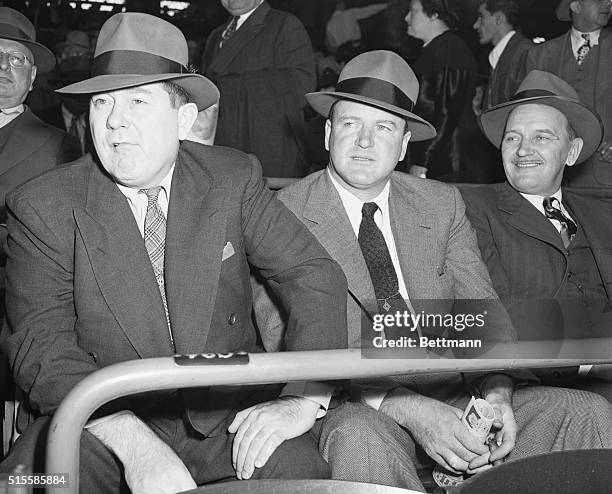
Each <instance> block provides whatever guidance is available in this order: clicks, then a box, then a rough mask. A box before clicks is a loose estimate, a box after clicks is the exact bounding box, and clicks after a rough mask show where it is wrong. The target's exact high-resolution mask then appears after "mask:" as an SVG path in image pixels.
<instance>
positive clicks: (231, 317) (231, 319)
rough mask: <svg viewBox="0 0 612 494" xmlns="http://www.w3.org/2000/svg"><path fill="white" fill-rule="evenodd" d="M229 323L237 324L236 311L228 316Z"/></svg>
mask: <svg viewBox="0 0 612 494" xmlns="http://www.w3.org/2000/svg"><path fill="white" fill-rule="evenodd" d="M227 323H228V324H229V325H230V326H233V325H234V324H236V314H234V313H232V314H230V316H229V317H228V318H227Z"/></svg>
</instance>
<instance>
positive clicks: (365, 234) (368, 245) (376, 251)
mask: <svg viewBox="0 0 612 494" xmlns="http://www.w3.org/2000/svg"><path fill="white" fill-rule="evenodd" d="M377 210H378V206H377V205H376V203H374V202H366V203H364V205H363V207H362V208H361V225H360V226H359V236H358V241H359V247H361V252H362V253H363V257H364V259H365V262H366V265H367V267H368V271H369V272H370V278H371V279H372V285H374V293H375V294H376V299H377V302H378V310H379V311H380V312H381V313H395V312H398V311H399V312H402V313H403V312H404V311H408V306H407V305H406V301H405V300H404V299H403V297H402V295H401V294H400V292H399V283H398V281H397V273H396V272H395V268H394V267H393V261H392V260H391V255H390V254H389V249H388V248H387V243H386V242H385V237H384V236H383V234H382V232H381V231H380V229H379V228H378V226H376V223H375V222H374V213H376V211H377ZM393 333H394V331H389V330H385V334H386V336H387V337H398V336H401V332H399V333H398V334H393Z"/></svg>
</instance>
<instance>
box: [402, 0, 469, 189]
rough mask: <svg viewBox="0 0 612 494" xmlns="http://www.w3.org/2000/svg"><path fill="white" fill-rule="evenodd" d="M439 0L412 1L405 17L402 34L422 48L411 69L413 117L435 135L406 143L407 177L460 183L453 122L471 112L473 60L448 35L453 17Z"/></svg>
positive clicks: (456, 129)
mask: <svg viewBox="0 0 612 494" xmlns="http://www.w3.org/2000/svg"><path fill="white" fill-rule="evenodd" d="M447 5H448V2H446V1H443V0H412V1H411V3H410V10H409V12H408V15H406V22H407V23H408V34H409V35H411V36H413V37H415V38H418V39H420V40H422V41H423V42H424V48H423V51H422V53H421V56H420V57H419V58H418V59H417V61H416V62H415V64H414V71H415V72H416V74H417V76H418V77H419V80H420V92H419V98H418V101H417V103H416V108H415V112H416V113H418V114H419V115H421V116H422V117H423V118H424V119H425V120H427V121H428V122H431V123H432V124H433V125H434V127H435V128H436V131H437V136H436V137H435V138H433V139H431V140H429V141H424V142H413V143H410V168H409V172H410V173H411V174H413V175H416V176H419V177H425V176H427V177H429V178H435V179H438V180H445V181H452V182H458V181H465V177H464V175H465V170H462V168H465V167H466V165H465V164H463V165H462V156H461V144H460V142H459V141H460V136H459V123H460V121H461V119H462V118H464V113H466V114H467V113H468V112H469V113H471V108H469V107H470V104H469V103H470V102H471V101H472V96H473V91H474V86H475V79H476V66H477V64H476V60H475V58H474V56H473V55H472V53H471V52H470V50H469V48H468V47H467V45H466V44H465V42H464V41H463V40H462V39H461V38H459V37H458V36H457V35H456V34H454V33H452V32H451V30H452V29H453V28H454V27H455V26H456V25H457V22H458V17H457V14H456V13H455V12H453V11H451V10H449V9H448V7H447Z"/></svg>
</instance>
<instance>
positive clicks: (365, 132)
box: [357, 127, 374, 148]
mask: <svg viewBox="0 0 612 494" xmlns="http://www.w3.org/2000/svg"><path fill="white" fill-rule="evenodd" d="M373 142H374V140H373V139H372V130H371V129H367V128H365V127H362V128H361V129H360V130H359V134H357V146H359V147H360V148H369V147H371V146H372V145H373Z"/></svg>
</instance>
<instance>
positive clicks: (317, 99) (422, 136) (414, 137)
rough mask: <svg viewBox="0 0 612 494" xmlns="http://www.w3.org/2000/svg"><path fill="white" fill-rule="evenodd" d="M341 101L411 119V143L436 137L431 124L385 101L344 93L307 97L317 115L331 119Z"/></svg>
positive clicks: (323, 92) (330, 92)
mask: <svg viewBox="0 0 612 494" xmlns="http://www.w3.org/2000/svg"><path fill="white" fill-rule="evenodd" d="M340 99H348V100H351V101H357V102H358V103H364V104H366V105H370V106H374V107H376V108H380V109H382V110H386V111H388V112H390V113H394V114H396V115H400V116H401V117H405V118H407V119H409V120H410V121H411V123H410V133H411V135H410V140H411V141H415V142H416V141H426V140H428V139H433V138H434V137H436V129H435V128H434V126H433V125H431V124H430V123H429V122H427V121H426V120H424V119H422V118H421V117H419V116H418V115H416V114H414V113H412V112H410V111H408V110H404V109H403V108H400V107H398V106H395V105H392V104H389V103H385V102H383V101H379V100H376V99H373V98H368V97H366V96H360V95H358V94H353V93H342V92H336V91H320V92H316V93H308V94H307V95H306V100H307V101H308V103H309V104H310V106H312V108H313V109H314V110H315V111H316V112H317V113H319V114H320V115H323V116H324V117H326V118H327V117H329V110H330V109H331V107H332V106H333V104H334V103H335V102H336V101H338V100H340Z"/></svg>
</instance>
